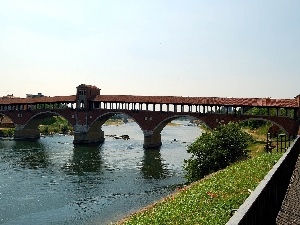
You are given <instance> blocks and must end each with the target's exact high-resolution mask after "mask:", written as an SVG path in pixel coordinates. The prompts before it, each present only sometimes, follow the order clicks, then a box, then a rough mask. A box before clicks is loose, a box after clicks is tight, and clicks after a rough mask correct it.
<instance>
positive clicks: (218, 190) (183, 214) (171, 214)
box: [119, 153, 282, 225]
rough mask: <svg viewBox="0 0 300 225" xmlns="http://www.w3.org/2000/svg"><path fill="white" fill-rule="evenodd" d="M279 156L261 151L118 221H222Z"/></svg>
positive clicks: (191, 222)
mask: <svg viewBox="0 0 300 225" xmlns="http://www.w3.org/2000/svg"><path fill="white" fill-rule="evenodd" d="M281 156H282V153H273V154H260V155H258V156H256V157H253V158H250V159H248V160H245V161H241V162H238V163H235V164H233V165H231V166H229V167H227V168H226V169H224V170H220V171H218V172H216V173H214V174H212V175H209V176H208V177H206V178H204V179H202V180H200V181H197V182H195V183H193V184H192V185H190V186H188V187H185V188H183V189H181V190H178V192H177V193H175V194H173V195H171V196H169V197H167V198H165V199H163V200H162V201H160V202H157V203H155V204H153V205H151V206H149V207H147V208H146V209H144V210H142V211H140V212H138V213H137V214H134V215H132V216H131V217H129V218H128V219H126V220H124V221H121V222H120V223H119V224H139V225H142V224H180V225H182V224H188V225H190V224H225V223H226V222H227V221H228V220H229V219H230V217H231V212H232V210H234V209H237V208H238V207H239V206H240V205H241V204H242V203H243V202H244V201H245V200H246V198H247V197H248V196H249V195H250V193H251V191H252V190H254V189H255V187H256V186H257V185H258V184H259V182H260V181H261V180H262V179H263V178H264V176H265V175H266V174H267V173H268V171H269V170H270V169H271V168H272V167H273V165H274V164H275V163H276V162H277V161H278V159H279V158H280V157H281Z"/></svg>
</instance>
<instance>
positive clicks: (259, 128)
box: [241, 118, 295, 152]
mask: <svg viewBox="0 0 300 225" xmlns="http://www.w3.org/2000/svg"><path fill="white" fill-rule="evenodd" d="M241 125H242V126H243V128H244V129H245V130H246V131H247V132H248V133H250V134H251V135H252V136H253V137H254V138H255V139H256V140H258V141H259V142H261V143H263V144H264V148H265V149H264V150H265V151H266V152H272V151H277V152H285V151H286V150H287V148H288V147H290V145H291V143H292V141H293V139H294V138H295V137H293V136H292V135H290V134H289V133H288V132H287V131H286V130H285V129H284V128H283V127H282V126H280V125H279V124H277V123H275V122H274V121H270V120H266V119H262V118H261V119H259V118H258V119H249V120H244V121H241Z"/></svg>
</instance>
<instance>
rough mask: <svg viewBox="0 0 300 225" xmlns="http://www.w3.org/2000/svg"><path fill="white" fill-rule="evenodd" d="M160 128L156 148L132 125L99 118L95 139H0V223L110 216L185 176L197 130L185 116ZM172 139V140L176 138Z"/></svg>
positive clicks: (105, 219) (106, 219) (98, 220)
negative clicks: (90, 142) (94, 142)
mask: <svg viewBox="0 0 300 225" xmlns="http://www.w3.org/2000/svg"><path fill="white" fill-rule="evenodd" d="M173 122H175V123H177V124H178V125H179V126H166V127H165V128H164V130H163V131H162V141H163V145H162V147H161V149H160V150H144V149H143V147H142V145H143V134H142V131H141V129H140V128H139V127H138V125H137V124H136V123H134V122H129V123H127V124H123V125H118V126H116V125H114V126H112V125H111V126H103V127H102V130H103V131H104V132H105V134H106V135H122V134H127V135H129V137H130V140H122V139H114V138H113V137H110V136H106V140H105V142H104V143H103V144H102V145H100V146H94V147H87V146H85V147H82V146H74V145H73V144H72V141H73V137H72V136H62V135H54V136H52V137H42V138H40V139H39V140H37V141H9V140H0V203H1V208H0V224H6V225H20V224H31V225H34V224H36V225H42V224H64V225H67V224H72V225H74V224H75V225H76V224H80V225H81V224H83V225H87V224H88V225H90V224H110V223H111V222H115V221H117V220H119V219H121V218H123V217H124V216H126V215H128V214H130V213H133V212H134V211H136V210H138V209H140V208H141V207H144V206H147V205H148V204H151V203H153V202H154V201H156V200H158V199H160V198H162V197H164V196H166V195H168V194H170V193H172V192H173V191H174V190H175V189H176V187H178V185H181V184H183V183H184V182H185V179H184V170H183V168H182V165H183V161H184V159H187V158H189V154H188V153H187V152H186V146H187V145H188V144H190V143H191V142H192V141H194V140H195V139H196V137H198V136H199V135H200V133H201V131H200V129H199V128H198V127H193V126H187V123H188V121H179V120H178V121H173ZM174 139H176V140H174Z"/></svg>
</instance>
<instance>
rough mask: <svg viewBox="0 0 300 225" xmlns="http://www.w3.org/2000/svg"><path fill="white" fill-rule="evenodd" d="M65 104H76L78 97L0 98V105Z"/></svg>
mask: <svg viewBox="0 0 300 225" xmlns="http://www.w3.org/2000/svg"><path fill="white" fill-rule="evenodd" d="M63 102H70V103H71V102H76V95H70V96H54V97H46V96H44V97H37V98H10V99H2V98H0V105H9V104H38V103H63Z"/></svg>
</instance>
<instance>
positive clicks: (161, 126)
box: [153, 115, 212, 133]
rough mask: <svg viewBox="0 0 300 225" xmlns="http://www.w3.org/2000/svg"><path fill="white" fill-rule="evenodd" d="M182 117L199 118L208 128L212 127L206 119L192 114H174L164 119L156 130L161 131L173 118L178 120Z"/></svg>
mask: <svg viewBox="0 0 300 225" xmlns="http://www.w3.org/2000/svg"><path fill="white" fill-rule="evenodd" d="M180 118H185V119H191V120H192V119H194V120H199V121H201V124H203V125H204V126H205V127H206V128H208V129H212V128H211V127H209V125H207V124H206V122H205V121H204V120H201V119H199V118H197V117H195V116H191V115H174V116H170V117H168V118H166V119H164V120H162V121H161V122H160V123H159V124H158V125H157V126H156V127H155V128H154V130H153V131H154V132H159V133H160V132H161V131H162V130H163V129H164V128H165V127H166V126H167V124H168V123H170V122H171V121H173V120H176V119H180Z"/></svg>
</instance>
